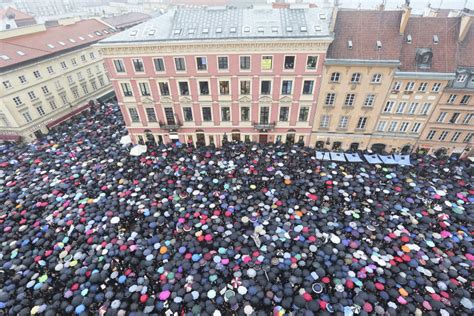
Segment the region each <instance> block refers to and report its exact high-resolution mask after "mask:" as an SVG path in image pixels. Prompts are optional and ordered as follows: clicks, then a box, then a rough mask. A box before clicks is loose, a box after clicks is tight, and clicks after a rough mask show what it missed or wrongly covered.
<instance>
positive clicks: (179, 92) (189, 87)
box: [170, 80, 191, 97]
mask: <svg viewBox="0 0 474 316" xmlns="http://www.w3.org/2000/svg"><path fill="white" fill-rule="evenodd" d="M181 82H186V83H187V85H188V94H182V93H181V87H180V85H179V84H180V83H181ZM176 88H178V94H179V96H183V97H190V96H191V85H190V84H189V81H188V80H176ZM170 93H171V91H170Z"/></svg>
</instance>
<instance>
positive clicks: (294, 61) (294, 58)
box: [283, 55, 296, 72]
mask: <svg viewBox="0 0 474 316" xmlns="http://www.w3.org/2000/svg"><path fill="white" fill-rule="evenodd" d="M286 57H293V68H288V69H287V68H285V67H286V64H285V61H286ZM295 69H296V55H284V56H283V71H285V72H293V71H295Z"/></svg>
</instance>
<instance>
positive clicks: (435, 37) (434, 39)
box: [433, 35, 439, 45]
mask: <svg viewBox="0 0 474 316" xmlns="http://www.w3.org/2000/svg"><path fill="white" fill-rule="evenodd" d="M433 43H434V44H435V45H437V44H438V43H439V38H438V35H433Z"/></svg>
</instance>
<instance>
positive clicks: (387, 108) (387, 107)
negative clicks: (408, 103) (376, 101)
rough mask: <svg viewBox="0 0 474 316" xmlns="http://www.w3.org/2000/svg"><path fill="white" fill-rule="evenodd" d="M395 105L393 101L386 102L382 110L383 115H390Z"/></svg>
mask: <svg viewBox="0 0 474 316" xmlns="http://www.w3.org/2000/svg"><path fill="white" fill-rule="evenodd" d="M394 104H395V101H387V103H386V104H385V107H384V109H383V112H384V113H390V112H392V108H393V105H394Z"/></svg>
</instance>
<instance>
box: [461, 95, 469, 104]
mask: <svg viewBox="0 0 474 316" xmlns="http://www.w3.org/2000/svg"><path fill="white" fill-rule="evenodd" d="M469 100H471V96H470V95H465V96H463V97H462V99H461V102H460V104H468V103H469Z"/></svg>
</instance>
